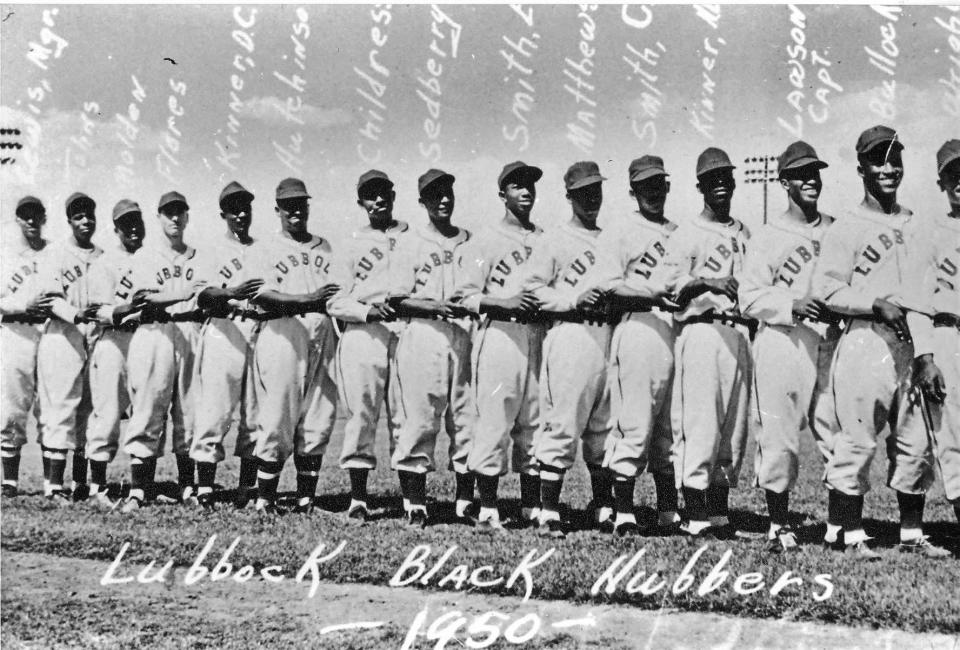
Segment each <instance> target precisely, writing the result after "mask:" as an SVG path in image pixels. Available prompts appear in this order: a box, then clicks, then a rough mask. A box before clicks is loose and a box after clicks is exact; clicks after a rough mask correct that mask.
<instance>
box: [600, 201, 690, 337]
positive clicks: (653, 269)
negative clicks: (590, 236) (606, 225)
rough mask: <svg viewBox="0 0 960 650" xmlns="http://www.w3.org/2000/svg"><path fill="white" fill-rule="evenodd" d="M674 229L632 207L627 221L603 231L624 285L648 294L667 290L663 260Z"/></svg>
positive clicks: (665, 315)
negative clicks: (631, 213)
mask: <svg viewBox="0 0 960 650" xmlns="http://www.w3.org/2000/svg"><path fill="white" fill-rule="evenodd" d="M676 230H677V225H676V224H675V223H673V222H672V221H664V222H663V223H654V222H653V221H650V220H649V219H647V218H645V217H644V216H643V215H641V214H640V213H639V212H636V211H635V212H634V213H633V215H632V218H631V219H629V220H628V221H627V222H626V223H624V224H623V225H621V226H619V227H617V228H612V229H610V230H608V231H605V232H604V236H605V237H607V238H608V240H609V241H610V248H611V249H612V250H613V251H615V253H616V260H617V264H618V267H617V268H618V269H619V271H620V273H621V275H622V278H623V284H624V285H626V286H627V287H628V288H630V289H634V290H636V291H642V292H643V293H645V294H648V295H651V296H652V295H656V294H659V293H664V292H665V291H667V284H668V282H669V279H670V278H669V274H668V267H667V265H666V264H664V261H665V260H666V256H667V250H668V248H669V246H670V240H671V237H672V236H673V234H674V233H675V232H676ZM653 313H654V314H656V315H657V316H658V317H661V318H663V319H664V320H667V321H672V320H673V316H672V315H671V314H668V313H666V312H663V311H660V310H656V309H655V310H653Z"/></svg>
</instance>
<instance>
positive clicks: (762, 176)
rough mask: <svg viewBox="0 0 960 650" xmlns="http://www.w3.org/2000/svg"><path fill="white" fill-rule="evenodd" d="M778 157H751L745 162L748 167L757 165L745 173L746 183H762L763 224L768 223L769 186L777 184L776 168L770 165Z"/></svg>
mask: <svg viewBox="0 0 960 650" xmlns="http://www.w3.org/2000/svg"><path fill="white" fill-rule="evenodd" d="M776 160H777V157H776V156H751V157H750V158H745V159H744V160H743V162H744V164H746V165H756V167H753V168H750V167H748V168H747V170H746V171H745V172H744V173H743V175H744V176H746V179H745V180H744V182H745V183H760V184H762V185H763V223H767V185H768V184H769V183H775V182H777V170H776V167H771V165H770V163H773V162H776Z"/></svg>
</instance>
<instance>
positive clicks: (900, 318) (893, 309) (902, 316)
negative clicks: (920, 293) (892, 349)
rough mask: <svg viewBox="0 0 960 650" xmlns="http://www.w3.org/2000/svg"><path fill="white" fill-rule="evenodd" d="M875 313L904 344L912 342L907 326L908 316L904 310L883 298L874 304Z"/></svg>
mask: <svg viewBox="0 0 960 650" xmlns="http://www.w3.org/2000/svg"><path fill="white" fill-rule="evenodd" d="M873 313H874V315H875V316H876V317H877V319H878V320H879V321H880V322H881V323H883V324H884V325H886V326H888V327H889V328H890V329H892V330H893V333H894V334H896V335H897V339H899V340H900V341H903V342H909V341H911V340H912V339H911V338H910V328H909V327H908V326H907V314H906V312H905V311H904V310H903V309H901V308H900V307H897V306H896V305H895V304H893V303H892V302H889V301H887V300H884V299H883V298H877V299H876V300H875V301H874V303H873Z"/></svg>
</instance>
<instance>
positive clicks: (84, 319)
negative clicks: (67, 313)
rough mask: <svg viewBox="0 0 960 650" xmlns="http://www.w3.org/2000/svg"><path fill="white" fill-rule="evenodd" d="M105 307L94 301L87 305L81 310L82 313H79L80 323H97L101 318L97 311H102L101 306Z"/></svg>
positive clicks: (78, 319)
mask: <svg viewBox="0 0 960 650" xmlns="http://www.w3.org/2000/svg"><path fill="white" fill-rule="evenodd" d="M101 307H103V305H102V304H100V303H93V304H90V305H87V306H86V307H84V308H83V309H81V310H80V313H78V314H77V322H78V323H95V322H97V321H98V320H99V319H98V318H97V312H98V311H100V308H101Z"/></svg>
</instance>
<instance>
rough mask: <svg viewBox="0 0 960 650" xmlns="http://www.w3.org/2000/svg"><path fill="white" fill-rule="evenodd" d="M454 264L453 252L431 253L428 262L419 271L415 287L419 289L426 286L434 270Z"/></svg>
mask: <svg viewBox="0 0 960 650" xmlns="http://www.w3.org/2000/svg"><path fill="white" fill-rule="evenodd" d="M453 263H454V257H453V251H448V250H444V251H440V252H439V253H436V252H434V253H430V256H429V259H428V261H427V260H425V261H424V262H423V263H422V264H421V265H420V268H419V269H417V279H416V283H415V285H416V286H418V287H422V286H424V285H426V284H427V280H428V279H429V278H430V274H431V273H433V270H434V269H437V268H440V267H442V266H444V265H447V264H453Z"/></svg>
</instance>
